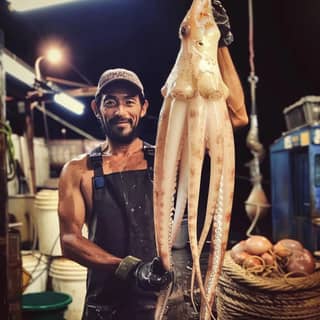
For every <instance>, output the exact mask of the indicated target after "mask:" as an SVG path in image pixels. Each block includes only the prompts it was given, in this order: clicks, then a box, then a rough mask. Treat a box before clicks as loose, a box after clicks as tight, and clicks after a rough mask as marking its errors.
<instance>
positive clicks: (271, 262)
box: [261, 252, 274, 266]
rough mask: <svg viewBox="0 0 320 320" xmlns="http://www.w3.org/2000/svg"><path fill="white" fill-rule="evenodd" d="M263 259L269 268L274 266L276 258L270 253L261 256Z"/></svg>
mask: <svg viewBox="0 0 320 320" xmlns="http://www.w3.org/2000/svg"><path fill="white" fill-rule="evenodd" d="M261 258H262V259H263V260H264V262H265V264H266V265H267V266H273V265H274V257H273V256H272V255H271V254H270V253H268V252H265V253H263V254H262V255H261Z"/></svg>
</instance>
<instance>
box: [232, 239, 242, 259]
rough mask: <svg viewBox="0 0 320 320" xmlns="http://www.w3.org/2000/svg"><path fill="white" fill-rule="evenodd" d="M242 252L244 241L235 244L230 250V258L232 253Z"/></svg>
mask: <svg viewBox="0 0 320 320" xmlns="http://www.w3.org/2000/svg"><path fill="white" fill-rule="evenodd" d="M243 251H245V240H242V241H240V242H238V243H237V244H235V245H234V246H233V247H232V248H231V256H232V254H234V253H239V252H243Z"/></svg>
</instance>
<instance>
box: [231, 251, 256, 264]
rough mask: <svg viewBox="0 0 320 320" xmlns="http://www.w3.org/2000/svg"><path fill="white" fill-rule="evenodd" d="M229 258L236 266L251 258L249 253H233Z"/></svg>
mask: <svg viewBox="0 0 320 320" xmlns="http://www.w3.org/2000/svg"><path fill="white" fill-rule="evenodd" d="M231 257H232V259H233V261H234V262H235V263H236V264H239V265H242V264H243V262H244V261H245V260H247V259H248V258H249V257H251V256H250V254H249V253H247V252H245V251H242V252H236V253H234V254H233V255H231Z"/></svg>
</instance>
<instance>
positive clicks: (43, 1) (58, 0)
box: [10, 0, 79, 11]
mask: <svg viewBox="0 0 320 320" xmlns="http://www.w3.org/2000/svg"><path fill="white" fill-rule="evenodd" d="M75 1H79V0H11V1H10V4H11V8H12V10H16V11H29V10H36V9H41V8H45V7H49V6H56V5H61V4H66V3H69V2H75Z"/></svg>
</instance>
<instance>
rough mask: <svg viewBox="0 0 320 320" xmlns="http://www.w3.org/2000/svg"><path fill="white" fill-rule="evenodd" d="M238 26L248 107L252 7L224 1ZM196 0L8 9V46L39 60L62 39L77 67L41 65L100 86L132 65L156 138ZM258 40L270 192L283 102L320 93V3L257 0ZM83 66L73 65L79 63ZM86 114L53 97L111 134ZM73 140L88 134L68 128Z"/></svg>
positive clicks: (150, 136)
mask: <svg viewBox="0 0 320 320" xmlns="http://www.w3.org/2000/svg"><path fill="white" fill-rule="evenodd" d="M223 3H224V5H225V7H226V9H227V11H228V13H229V16H230V20H231V24H232V31H233V33H234V37H235V41H234V43H233V44H232V45H231V46H230V51H231V54H232V57H233V59H234V63H235V65H236V67H237V70H238V73H239V76H240V79H241V81H242V84H243V87H244V91H245V95H246V105H247V110H248V112H249V113H250V98H249V84H248V82H247V77H248V75H249V72H250V70H249V63H248V59H249V53H248V4H247V1H246V0H233V1H232V0H224V1H223ZM190 4H191V1H190V0H87V1H81V2H76V3H71V4H69V5H65V6H63V7H62V6H57V7H52V8H48V9H42V10H37V11H32V12H25V13H17V12H10V11H8V10H7V8H6V5H5V2H2V4H1V7H0V28H1V29H2V30H3V31H4V34H5V46H6V48H7V49H9V50H10V51H11V52H13V53H14V54H16V55H17V56H18V57H19V58H21V59H23V60H24V61H25V62H27V63H28V64H29V65H31V66H33V65H34V62H35V60H36V58H37V57H38V56H39V55H41V54H42V52H41V49H42V48H43V46H44V44H45V43H47V42H48V41H49V40H52V39H54V40H55V41H57V42H58V43H60V44H61V45H63V46H64V47H65V49H66V51H67V52H68V61H69V64H66V65H65V66H64V67H63V68H60V70H57V69H53V68H52V67H49V66H48V65H47V64H46V63H45V62H44V63H42V64H41V71H42V73H43V74H44V75H50V76H56V77H59V78H63V79H68V80H74V81H83V80H82V79H81V78H80V77H79V74H78V73H77V72H75V68H76V70H79V71H80V72H81V74H83V75H84V76H85V77H86V78H87V79H88V80H89V81H90V82H91V83H92V84H96V82H97V81H98V78H99V75H100V74H101V73H102V71H103V70H105V69H107V68H112V67H126V68H129V69H132V70H134V71H136V72H137V73H138V74H139V75H140V77H141V79H142V81H143V83H144V85H145V92H146V94H147V97H148V99H149V101H150V104H151V107H150V110H149V117H148V118H147V119H146V120H145V123H144V130H143V137H144V138H145V139H146V140H148V141H149V142H154V139H155V131H156V123H157V116H158V113H159V110H160V107H161V102H162V98H161V95H160V88H161V86H162V85H163V83H164V82H165V79H166V78H167V76H168V74H169V72H170V70H171V67H172V65H173V63H174V61H175V59H176V55H177V52H178V50H179V39H178V28H179V24H180V22H181V20H182V18H183V17H184V15H185V13H186V11H187V9H188V8H189V6H190ZM253 6H254V28H255V29H254V31H255V36H254V41H255V64H256V73H257V76H258V77H259V83H258V87H257V107H258V119H259V126H260V131H259V132H260V140H261V142H262V144H263V145H264V147H265V148H266V151H267V155H266V158H265V159H264V161H263V162H262V164H261V166H262V173H263V175H264V178H265V179H264V184H263V185H264V189H265V190H266V192H267V195H268V197H269V199H270V183H269V182H270V170H269V158H268V149H269V147H270V145H271V144H272V143H273V142H274V140H275V139H276V138H278V137H280V136H281V133H282V132H284V131H285V130H286V127H285V121H284V116H283V113H282V112H283V109H284V108H285V107H287V106H289V105H291V104H292V103H294V102H295V101H297V100H298V99H299V98H301V97H302V96H305V95H317V94H318V92H319V91H320V82H319V70H320V68H319V67H320V62H319V54H320V44H319V39H320V37H319V36H320V26H319V24H320V19H319V12H320V1H318V0H304V1H302V0H300V1H298V0H255V1H253ZM71 65H73V68H72V67H71ZM7 91H8V95H10V96H13V97H15V98H20V99H23V98H24V97H25V94H26V88H23V87H21V86H19V85H17V83H14V82H12V81H8V82H7ZM82 100H83V102H84V103H85V104H86V105H87V107H88V108H87V110H86V113H85V114H84V115H83V116H81V117H78V116H74V115H72V114H70V113H69V112H67V111H64V110H62V109H61V108H60V107H59V106H57V105H55V104H51V105H49V106H48V109H50V110H52V111H54V112H55V113H57V114H58V115H60V116H61V117H63V118H65V119H66V120H68V121H70V122H71V123H72V124H74V125H76V126H78V127H79V128H81V129H84V130H86V131H87V132H88V133H90V134H92V135H94V136H95V137H97V138H103V136H102V135H101V133H100V131H99V128H98V125H97V123H96V121H95V119H94V117H93V115H92V113H91V110H90V108H89V103H90V99H89V98H86V99H82ZM15 110H16V105H15V102H8V103H7V114H8V119H9V120H10V122H11V125H12V127H13V128H14V130H15V131H17V132H18V131H19V130H21V129H20V128H21V119H20V120H19V117H18V116H17V114H16V112H15ZM61 128H62V127H61V126H60V125H57V124H55V123H54V122H52V121H51V120H49V129H50V137H51V138H61V137H62V134H61ZM247 130H248V128H244V129H241V130H239V131H238V132H236V135H235V140H236V149H237V180H236V196H235V204H234V212H233V221H232V224H233V226H234V227H233V230H234V232H235V234H236V235H235V237H237V235H240V237H242V234H243V232H244V230H245V229H246V228H247V227H248V224H249V222H248V219H247V217H246V215H245V212H244V208H243V202H244V201H245V199H246V198H247V197H248V194H249V192H250V189H251V185H250V182H249V180H248V170H247V168H246V167H245V166H244V165H245V163H246V162H247V161H249V160H250V158H251V154H250V152H249V151H248V149H247V147H246V145H245V137H246V134H247ZM35 132H36V135H39V136H43V124H42V121H41V117H38V118H36V123H35ZM66 137H67V138H79V137H78V136H76V135H75V134H73V133H72V132H71V131H70V130H67V133H66ZM270 222H271V212H269V215H268V216H267V217H266V218H265V219H264V220H262V221H261V222H260V225H261V229H262V230H263V232H264V233H266V234H269V233H270V230H271V229H270V227H271V224H270Z"/></svg>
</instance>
